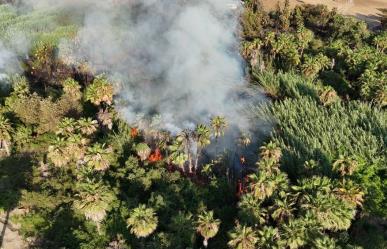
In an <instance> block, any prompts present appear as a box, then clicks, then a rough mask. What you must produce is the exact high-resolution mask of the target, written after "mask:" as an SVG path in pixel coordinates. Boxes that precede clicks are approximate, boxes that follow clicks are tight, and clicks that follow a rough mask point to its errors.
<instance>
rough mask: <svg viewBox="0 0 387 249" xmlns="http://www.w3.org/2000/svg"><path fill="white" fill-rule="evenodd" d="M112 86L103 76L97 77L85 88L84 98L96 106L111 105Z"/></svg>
mask: <svg viewBox="0 0 387 249" xmlns="http://www.w3.org/2000/svg"><path fill="white" fill-rule="evenodd" d="M113 90H114V89H113V86H112V85H111V84H110V82H108V80H107V79H106V77H105V76H104V75H99V76H97V77H96V78H95V79H94V81H93V83H92V84H91V85H90V86H88V87H87V88H86V93H85V98H86V100H88V101H90V102H91V103H93V104H94V105H96V106H99V105H100V104H101V103H106V104H108V105H111V104H112V102H113Z"/></svg>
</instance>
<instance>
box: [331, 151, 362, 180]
mask: <svg viewBox="0 0 387 249" xmlns="http://www.w3.org/2000/svg"><path fill="white" fill-rule="evenodd" d="M357 168H358V163H357V162H356V161H355V160H353V159H350V158H345V157H344V156H340V158H339V159H337V160H336V161H335V162H334V163H333V165H332V169H333V170H335V171H337V172H338V173H339V174H340V175H341V176H342V177H344V176H347V175H348V176H350V175H352V174H353V173H354V171H355V170H356V169H357Z"/></svg>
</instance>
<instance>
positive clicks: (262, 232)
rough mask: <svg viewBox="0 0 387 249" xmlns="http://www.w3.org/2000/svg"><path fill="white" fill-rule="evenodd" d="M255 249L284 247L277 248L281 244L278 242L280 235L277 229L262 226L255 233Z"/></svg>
mask: <svg viewBox="0 0 387 249" xmlns="http://www.w3.org/2000/svg"><path fill="white" fill-rule="evenodd" d="M257 238H258V241H257V248H260V249H277V248H278V249H280V248H285V247H279V244H280V243H281V242H280V241H279V239H280V234H279V232H278V229H277V228H273V227H270V226H263V227H262V228H261V229H259V230H258V231H257Z"/></svg>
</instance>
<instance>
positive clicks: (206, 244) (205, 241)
mask: <svg viewBox="0 0 387 249" xmlns="http://www.w3.org/2000/svg"><path fill="white" fill-rule="evenodd" d="M203 246H204V247H205V248H207V246H208V240H207V239H204V240H203Z"/></svg>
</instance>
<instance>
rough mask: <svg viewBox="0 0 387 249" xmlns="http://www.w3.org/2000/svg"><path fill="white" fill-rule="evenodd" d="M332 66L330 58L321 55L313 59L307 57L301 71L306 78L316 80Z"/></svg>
mask: <svg viewBox="0 0 387 249" xmlns="http://www.w3.org/2000/svg"><path fill="white" fill-rule="evenodd" d="M330 65H331V61H330V60H329V58H328V57H326V56H325V55H323V54H322V53H320V54H318V55H316V56H313V57H311V56H306V57H305V61H304V64H302V66H301V70H302V73H303V74H304V75H305V76H306V77H310V78H314V77H315V76H316V75H317V74H318V73H319V72H320V71H321V70H323V69H327V68H328V67H329V66H330Z"/></svg>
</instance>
